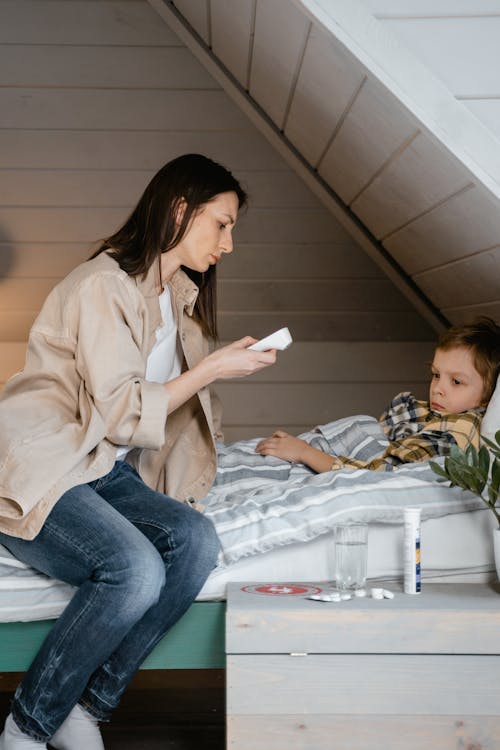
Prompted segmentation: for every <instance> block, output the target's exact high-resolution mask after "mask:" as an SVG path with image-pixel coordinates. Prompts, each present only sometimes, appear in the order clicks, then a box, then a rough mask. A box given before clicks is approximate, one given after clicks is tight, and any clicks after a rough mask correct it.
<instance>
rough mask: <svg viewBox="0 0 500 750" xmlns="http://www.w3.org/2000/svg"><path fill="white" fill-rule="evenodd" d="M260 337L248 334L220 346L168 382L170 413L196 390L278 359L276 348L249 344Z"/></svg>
mask: <svg viewBox="0 0 500 750" xmlns="http://www.w3.org/2000/svg"><path fill="white" fill-rule="evenodd" d="M256 341H257V339H254V338H252V337H251V336H245V338H243V339H239V341H233V343H232V344H228V346H223V347H221V348H220V349H216V350H215V351H214V352H212V354H209V355H207V356H206V357H204V358H203V359H202V360H201V362H198V364H197V365H195V367H193V368H192V369H191V370H186V371H185V372H183V373H182V374H181V375H179V376H178V377H177V378H173V380H169V381H168V383H165V388H166V390H167V392H168V394H169V403H168V413H169V414H171V413H172V412H173V411H175V410H176V409H178V408H179V406H181V404H184V403H186V401H187V400H188V399H190V398H191V397H192V396H194V394H195V393H198V392H199V391H201V389H202V388H206V387H207V386H209V385H210V384H211V383H213V382H214V381H215V380H227V379H228V378H244V377H245V376H246V375H252V374H253V373H254V372H258V371H259V370H262V368H263V367H268V366H269V365H272V364H274V363H275V362H276V350H275V349H271V350H270V351H268V352H255V351H253V350H249V349H247V348H246V347H247V346H251V345H252V344H255V342H256Z"/></svg>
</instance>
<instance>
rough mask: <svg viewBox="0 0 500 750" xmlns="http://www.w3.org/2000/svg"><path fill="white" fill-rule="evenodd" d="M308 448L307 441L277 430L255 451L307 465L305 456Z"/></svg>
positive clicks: (262, 441)
mask: <svg viewBox="0 0 500 750" xmlns="http://www.w3.org/2000/svg"><path fill="white" fill-rule="evenodd" d="M307 447H308V445H307V443H306V442H305V440H301V439H300V438H296V437H294V436H293V435H289V434H288V432H284V431H283V430H277V431H276V432H274V433H273V434H272V435H271V437H268V438H264V440H261V441H260V443H258V444H257V446H256V448H255V450H256V452H257V453H260V454H261V455H262V456H276V457H277V458H283V459H284V460H285V461H291V462H292V463H294V464H296V463H299V464H303V463H305V461H304V458H303V456H304V452H305V448H307Z"/></svg>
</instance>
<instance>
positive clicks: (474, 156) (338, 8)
mask: <svg viewBox="0 0 500 750" xmlns="http://www.w3.org/2000/svg"><path fill="white" fill-rule="evenodd" d="M293 2H294V4H295V5H296V6H298V7H300V8H302V10H303V12H304V13H305V14H306V15H307V16H308V17H309V18H310V19H311V21H313V22H314V23H316V24H318V25H320V26H321V27H322V28H323V29H325V30H326V31H328V32H330V34H332V35H333V36H334V37H335V38H336V39H337V40H338V41H339V42H340V43H341V44H342V45H343V46H344V47H345V48H346V49H347V50H349V51H350V52H351V53H352V54H353V55H354V57H355V58H356V59H357V60H358V61H359V62H360V63H361V64H362V65H363V66H364V67H365V68H366V70H367V72H368V73H369V74H371V75H373V76H375V77H376V78H377V79H378V80H379V81H380V82H381V83H382V84H383V85H384V86H385V87H386V88H387V89H388V91H390V92H391V93H392V94H394V96H396V97H397V98H398V99H399V101H400V102H402V103H403V104H404V106H405V107H406V108H407V109H408V110H409V112H411V113H412V114H413V115H414V116H415V117H416V118H417V119H418V121H419V123H420V125H421V127H422V128H423V129H425V130H426V131H427V132H428V133H429V134H431V135H433V136H434V137H436V138H437V139H439V141H440V142H441V143H442V144H444V146H445V147H446V148H447V149H448V150H449V151H450V153H452V154H453V155H454V156H455V157H456V158H457V159H458V160H459V161H460V162H461V163H462V164H463V165H464V166H465V167H466V168H467V169H468V170H469V172H470V174H471V176H472V177H474V178H475V179H477V180H479V181H480V182H481V183H482V184H483V185H484V186H485V187H486V188H487V189H488V190H489V191H490V192H491V193H492V195H493V196H495V198H497V199H500V142H499V141H498V139H497V138H496V137H495V136H494V135H493V134H492V132H491V131H490V130H489V129H488V128H486V127H485V126H484V125H482V124H481V122H479V120H478V119H477V118H476V117H475V116H474V115H473V114H472V113H471V112H469V111H468V110H467V108H466V107H465V106H464V105H463V104H462V103H461V102H459V101H457V100H456V99H455V97H454V96H453V94H452V92H451V91H450V90H449V89H448V88H447V87H446V86H445V85H444V84H443V83H442V82H441V81H439V80H438V78H436V77H435V76H434V74H433V73H431V71H429V70H428V69H427V68H426V67H425V66H424V65H423V64H422V63H421V62H420V61H419V60H418V59H417V58H416V57H415V56H414V55H413V54H412V53H411V52H409V51H408V50H407V49H405V47H404V46H403V45H402V44H401V43H400V42H399V40H398V39H397V38H396V37H395V36H394V35H393V34H392V33H391V32H390V30H389V29H388V28H386V27H385V26H384V24H383V23H381V22H380V21H379V20H377V19H376V18H375V17H374V16H373V15H372V14H371V13H370V12H369V10H368V9H367V8H366V7H365V5H364V4H363V3H362V2H360V0H349V1H348V2H346V0H293Z"/></svg>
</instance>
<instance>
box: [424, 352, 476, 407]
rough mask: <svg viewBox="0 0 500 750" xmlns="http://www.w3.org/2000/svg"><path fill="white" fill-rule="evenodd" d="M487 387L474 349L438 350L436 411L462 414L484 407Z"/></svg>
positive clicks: (433, 396) (433, 387)
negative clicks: (472, 350) (477, 365)
mask: <svg viewBox="0 0 500 750" xmlns="http://www.w3.org/2000/svg"><path fill="white" fill-rule="evenodd" d="M483 391H484V383H483V379H482V377H481V375H480V374H479V373H478V371H477V370H476V368H475V367H474V360H473V356H472V352H471V350H470V349H466V348H465V347H457V348H456V349H448V350H446V351H445V350H443V349H436V351H435V353H434V360H433V362H432V379H431V384H430V388H429V402H430V405H431V409H433V410H434V411H440V412H448V413H449V414H459V413H460V412H462V411H468V410H469V409H475V408H477V407H478V406H481V402H482V397H483Z"/></svg>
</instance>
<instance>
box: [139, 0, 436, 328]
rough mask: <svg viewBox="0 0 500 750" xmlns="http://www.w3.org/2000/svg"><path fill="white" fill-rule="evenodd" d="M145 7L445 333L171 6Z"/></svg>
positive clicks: (157, 2) (154, 0) (429, 306)
mask: <svg viewBox="0 0 500 750" xmlns="http://www.w3.org/2000/svg"><path fill="white" fill-rule="evenodd" d="M148 2H149V4H150V5H151V7H152V8H154V10H156V11H157V13H158V14H159V15H160V16H161V18H163V20H164V21H165V22H166V23H167V25H168V26H169V28H170V29H172V31H174V32H175V33H176V34H177V36H178V37H179V38H180V39H181V40H182V41H183V42H184V44H185V45H186V46H187V47H188V49H190V50H191V52H192V53H193V54H194V55H195V57H196V58H197V59H198V60H199V61H200V62H201V63H202V65H203V66H204V67H205V69H206V70H207V71H208V72H209V73H210V75H212V76H213V78H214V79H215V80H216V81H217V82H218V83H219V84H220V85H221V86H222V88H223V89H224V91H225V92H226V93H227V94H228V96H229V97H230V98H231V99H232V100H233V101H234V102H235V103H236V105H237V106H238V107H239V108H240V110H241V111H242V112H244V114H245V115H246V116H247V117H248V118H249V120H250V121H251V122H252V123H253V124H254V125H255V127H256V128H257V129H258V130H259V131H260V132H261V133H262V134H263V135H264V137H265V138H266V139H267V140H268V141H269V143H270V144H271V145H272V146H273V147H274V148H275V149H276V151H278V153H279V154H280V155H281V156H282V157H283V159H284V160H285V161H286V162H287V164H288V165H289V166H290V167H291V168H292V169H293V170H294V171H295V172H296V173H297V174H298V175H299V177H301V179H302V180H303V181H304V182H305V184H306V185H307V186H308V187H309V189H310V190H311V191H312V192H313V193H314V194H315V195H316V196H317V197H318V198H319V200H320V201H321V202H322V203H323V205H324V206H325V207H326V208H327V209H328V210H329V211H330V212H331V214H332V215H333V216H334V217H335V218H336V219H337V221H338V222H339V223H340V224H341V225H342V226H343V227H344V228H345V229H346V231H347V232H349V234H350V235H351V237H352V238H353V239H354V240H355V241H356V242H357V243H358V244H359V245H360V246H361V247H362V248H363V250H364V251H365V252H366V253H367V254H368V255H369V256H370V258H371V259H372V260H373V261H374V262H375V263H376V264H377V265H378V266H379V268H381V269H382V271H384V273H385V274H386V276H387V277H388V278H389V279H390V280H391V281H392V282H393V283H394V285H395V286H396V287H397V288H398V289H399V290H400V291H401V293H402V294H403V295H404V296H405V297H406V298H407V299H408V300H409V302H411V304H412V305H413V306H414V307H415V309H416V310H417V311H418V312H419V313H420V314H421V315H422V317H423V318H425V320H427V321H428V322H429V323H430V325H432V326H433V328H434V329H435V330H436V331H438V332H441V331H443V330H444V329H445V328H447V327H448V326H449V321H448V320H447V319H446V317H445V316H444V315H443V314H442V313H441V311H440V310H439V309H438V308H436V307H435V305H434V304H433V303H432V302H431V301H430V300H429V299H428V298H427V297H426V296H425V295H424V293H423V292H422V291H421V290H420V289H419V287H418V286H417V285H416V284H415V282H414V281H413V280H412V279H411V278H410V277H409V276H408V275H407V274H406V273H405V271H404V270H403V269H402V268H401V266H399V264H398V263H397V262H396V261H395V260H394V259H393V258H392V256H391V255H390V254H389V253H388V252H387V250H386V249H385V248H384V247H383V245H382V244H381V243H380V242H379V241H378V240H377V239H376V237H375V236H374V235H373V234H372V233H371V232H370V231H369V230H368V229H367V227H366V226H365V225H364V224H363V223H362V222H361V221H360V220H359V219H358V218H357V216H356V215H355V214H354V213H353V212H352V211H351V210H350V208H349V207H348V206H347V205H346V204H345V203H344V202H343V201H342V200H341V198H340V197H339V196H338V195H337V194H336V193H335V192H334V191H333V190H332V189H331V187H330V186H329V185H328V184H327V183H326V182H325V181H324V180H323V179H322V178H321V176H320V175H319V174H318V173H317V172H316V171H315V170H314V169H313V168H312V167H311V165H310V164H309V163H308V162H307V161H306V160H305V159H304V157H303V156H302V155H301V154H300V153H299V152H298V151H297V149H296V148H295V147H294V145H293V144H292V143H291V142H290V141H289V140H288V139H287V138H286V136H285V135H284V133H283V132H282V131H280V130H279V129H278V128H277V127H276V125H275V124H274V123H273V121H272V120H271V119H270V118H269V116H268V115H267V114H266V113H265V112H264V110H263V109H262V108H261V107H260V106H259V105H258V104H257V102H256V101H255V100H254V99H252V97H251V96H250V94H249V93H248V91H246V90H245V89H244V88H243V87H242V86H241V84H240V83H239V82H238V81H237V80H236V78H235V77H234V76H233V75H232V74H231V73H230V71H229V70H228V69H227V68H226V67H225V66H224V64H223V63H222V61H221V60H219V59H218V58H217V57H216V56H215V55H214V53H213V52H212V50H211V49H210V48H209V47H208V46H207V44H206V43H205V41H204V40H203V39H202V38H201V37H200V36H199V35H198V34H197V33H196V31H195V30H194V29H193V28H192V27H191V26H190V25H189V23H188V22H187V21H186V19H185V18H184V17H183V16H182V15H181V14H180V13H179V11H178V10H177V8H176V7H175V6H174V5H173V3H172V2H170V1H169V0H148Z"/></svg>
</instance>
